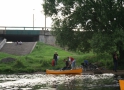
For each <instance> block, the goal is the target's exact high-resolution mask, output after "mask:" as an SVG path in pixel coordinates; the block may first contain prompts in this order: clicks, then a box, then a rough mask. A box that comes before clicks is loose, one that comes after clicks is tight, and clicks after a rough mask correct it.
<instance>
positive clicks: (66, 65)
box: [62, 59, 71, 70]
mask: <svg viewBox="0 0 124 90" xmlns="http://www.w3.org/2000/svg"><path fill="white" fill-rule="evenodd" d="M64 62H65V67H63V68H62V70H67V69H71V67H70V64H69V61H68V60H66V59H64Z"/></svg>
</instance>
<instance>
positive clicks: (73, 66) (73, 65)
mask: <svg viewBox="0 0 124 90" xmlns="http://www.w3.org/2000/svg"><path fill="white" fill-rule="evenodd" d="M68 60H69V62H70V64H71V69H75V64H76V60H75V59H74V58H73V57H68Z"/></svg>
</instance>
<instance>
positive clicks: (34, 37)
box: [1, 35, 39, 42]
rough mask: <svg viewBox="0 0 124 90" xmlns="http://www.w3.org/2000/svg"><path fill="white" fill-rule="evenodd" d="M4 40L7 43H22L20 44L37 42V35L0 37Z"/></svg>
mask: <svg viewBox="0 0 124 90" xmlns="http://www.w3.org/2000/svg"><path fill="white" fill-rule="evenodd" d="M1 37H3V38H6V39H7V41H13V42H16V41H22V42H34V41H38V40H39V35H1Z"/></svg>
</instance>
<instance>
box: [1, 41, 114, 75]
mask: <svg viewBox="0 0 124 90" xmlns="http://www.w3.org/2000/svg"><path fill="white" fill-rule="evenodd" d="M55 51H57V53H58V54H59V60H58V65H57V66H55V67H52V65H51V61H52V58H53V54H54V52H55ZM68 56H72V57H74V58H75V59H76V65H77V66H80V64H81V63H82V62H83V61H84V60H85V59H87V60H88V61H90V62H101V63H102V65H104V66H108V65H109V66H108V67H111V65H112V64H111V63H112V57H111V56H110V55H108V54H105V55H104V56H100V55H96V54H94V53H92V52H90V53H80V54H78V53H75V52H71V51H65V50H63V49H62V48H59V47H54V46H51V45H46V44H44V43H41V42H38V43H37V45H36V47H35V48H34V50H33V51H32V53H30V54H28V55H24V56H15V55H10V54H6V53H0V60H1V59H3V58H7V57H12V58H15V59H16V61H14V62H11V63H0V73H7V72H9V73H13V72H14V73H20V72H26V73H32V72H36V71H45V70H46V69H60V68H62V67H64V65H65V64H64V62H63V59H65V58H67V57H68Z"/></svg>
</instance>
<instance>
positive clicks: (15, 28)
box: [0, 26, 51, 31]
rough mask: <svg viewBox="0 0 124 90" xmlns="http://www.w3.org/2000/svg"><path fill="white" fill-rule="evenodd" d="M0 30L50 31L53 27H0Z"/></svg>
mask: <svg viewBox="0 0 124 90" xmlns="http://www.w3.org/2000/svg"><path fill="white" fill-rule="evenodd" d="M0 30H47V31H50V30H51V27H14V26H0Z"/></svg>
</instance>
